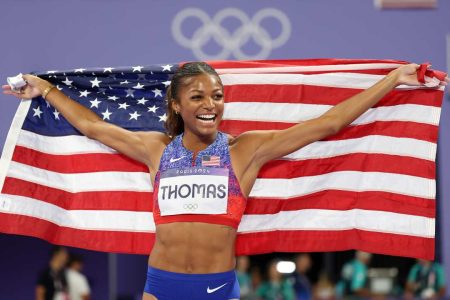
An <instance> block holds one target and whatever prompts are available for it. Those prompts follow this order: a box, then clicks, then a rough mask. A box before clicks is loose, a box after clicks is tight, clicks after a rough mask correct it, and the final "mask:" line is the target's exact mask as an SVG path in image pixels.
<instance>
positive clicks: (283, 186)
mask: <svg viewBox="0 0 450 300" xmlns="http://www.w3.org/2000/svg"><path fill="white" fill-rule="evenodd" d="M329 189H333V190H343V191H355V192H363V191H382V192H390V193H395V194H400V195H409V196H415V197H421V198H427V199H434V197H435V193H436V191H435V180H433V179H427V178H421V177H415V176H410V175H403V174H393V173H381V172H357V171H338V172H332V173H327V174H321V175H316V176H304V177H299V178H292V179H278V178H277V179H272V178H271V179H267V178H258V179H257V180H256V182H255V184H254V186H253V189H252V191H251V192H250V196H251V197H261V198H285V199H286V198H292V197H298V196H303V195H308V194H312V193H315V192H319V191H323V190H329Z"/></svg>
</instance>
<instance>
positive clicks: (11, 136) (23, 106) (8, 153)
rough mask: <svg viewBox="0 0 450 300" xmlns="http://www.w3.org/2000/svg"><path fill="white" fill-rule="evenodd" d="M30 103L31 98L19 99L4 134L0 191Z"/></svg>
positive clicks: (0, 165)
mask: <svg viewBox="0 0 450 300" xmlns="http://www.w3.org/2000/svg"><path fill="white" fill-rule="evenodd" d="M30 105H31V100H22V101H20V104H19V108H17V112H16V114H15V115H14V119H13V121H12V124H11V127H10V128H9V131H8V135H7V136H6V142H5V145H4V146H3V151H2V156H1V157H0V191H1V190H2V189H3V184H4V182H5V177H6V173H7V171H8V168H9V163H10V161H11V158H12V156H13V152H14V147H15V146H16V143H17V139H18V136H19V132H20V131H21V128H22V125H23V121H24V120H25V118H26V116H27V113H28V110H29V109H30Z"/></svg>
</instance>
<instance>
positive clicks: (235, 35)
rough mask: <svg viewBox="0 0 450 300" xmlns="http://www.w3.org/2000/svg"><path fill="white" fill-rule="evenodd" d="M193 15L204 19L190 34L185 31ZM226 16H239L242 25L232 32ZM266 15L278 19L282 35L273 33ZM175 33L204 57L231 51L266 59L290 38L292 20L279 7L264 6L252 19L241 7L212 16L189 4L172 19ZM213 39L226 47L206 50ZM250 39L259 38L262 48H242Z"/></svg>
mask: <svg viewBox="0 0 450 300" xmlns="http://www.w3.org/2000/svg"><path fill="white" fill-rule="evenodd" d="M189 18H193V19H197V20H199V21H200V22H201V23H202V24H201V26H200V27H199V28H198V29H197V30H195V31H194V33H193V34H192V36H191V37H190V38H189V37H186V36H185V35H184V33H183V32H182V28H184V27H185V23H186V20H187V19H189ZM226 19H237V20H238V21H239V23H240V26H239V27H238V28H237V29H236V30H234V31H233V32H230V31H229V30H228V29H227V28H225V27H224V26H223V25H222V24H223V22H224V20H226ZM266 19H275V20H276V22H278V23H279V24H280V27H281V29H280V33H279V34H278V36H276V37H272V36H271V34H269V32H268V31H267V30H266V29H265V28H264V27H263V26H262V22H263V21H264V20H266ZM172 35H173V37H174V38H175V40H176V41H177V42H178V43H179V44H180V45H182V46H183V47H186V48H189V49H191V50H192V51H193V52H194V55H195V56H196V57H197V58H198V59H200V60H220V59H227V58H229V56H230V55H231V54H233V55H234V57H235V58H237V59H265V58H267V57H269V55H270V53H271V52H272V49H274V48H279V47H281V46H282V45H284V44H285V43H286V42H287V40H288V39H289V38H290V36H291V23H290V21H289V18H288V17H287V16H286V14H284V13H283V12H282V11H280V10H278V9H275V8H265V9H261V10H259V11H258V12H257V13H256V14H255V15H254V16H253V17H252V18H251V19H250V18H249V17H248V16H247V14H246V13H245V12H243V11H242V10H240V9H237V8H231V7H230V8H225V9H222V10H220V11H219V12H218V13H217V14H216V15H215V16H214V17H213V18H212V19H211V18H210V16H209V15H208V14H207V13H206V12H204V11H203V10H201V9H199V8H186V9H184V10H182V11H180V12H179V13H178V14H177V15H176V16H175V18H174V20H173V22H172ZM211 39H212V40H213V41H214V42H215V43H216V44H217V45H219V46H220V47H221V48H222V50H221V51H220V52H219V53H218V54H216V55H209V54H207V53H205V51H204V50H203V48H204V47H205V46H206V45H207V44H208V43H209V42H210V41H211ZM250 41H253V42H255V43H256V44H257V45H258V46H259V48H260V50H259V52H257V53H256V54H254V55H248V54H246V53H244V52H243V50H242V48H243V47H244V46H245V45H246V44H247V43H248V42H250Z"/></svg>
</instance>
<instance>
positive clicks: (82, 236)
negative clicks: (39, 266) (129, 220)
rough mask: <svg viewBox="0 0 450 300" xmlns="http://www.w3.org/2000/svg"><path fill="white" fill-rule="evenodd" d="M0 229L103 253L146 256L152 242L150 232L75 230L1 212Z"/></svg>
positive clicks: (152, 234)
mask: <svg viewBox="0 0 450 300" xmlns="http://www.w3.org/2000/svg"><path fill="white" fill-rule="evenodd" d="M0 228H2V232H4V233H10V234H20V235H27V236H34V237H37V238H40V239H43V240H46V241H48V242H50V243H52V244H57V245H64V246H72V247H77V248H84V249H89V250H95V251H104V252H118V253H133V254H145V255H148V254H149V253H150V249H151V247H152V246H153V243H154V240H155V234H154V233H146V232H122V231H107V230H102V231H100V230H86V229H75V228H69V227H62V226H58V225H56V224H54V223H51V222H48V221H46V220H43V219H38V218H34V217H29V216H22V215H13V214H5V213H0Z"/></svg>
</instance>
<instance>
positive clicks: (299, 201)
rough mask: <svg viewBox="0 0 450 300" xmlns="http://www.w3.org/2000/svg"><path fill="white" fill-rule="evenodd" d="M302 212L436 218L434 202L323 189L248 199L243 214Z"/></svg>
mask: <svg viewBox="0 0 450 300" xmlns="http://www.w3.org/2000/svg"><path fill="white" fill-rule="evenodd" d="M301 209H330V210H350V209H365V210H378V211H387V212H393V213H399V214H409V215H416V216H423V217H428V218H434V217H435V209H436V202H435V201H434V200H432V199H424V198H419V197H413V196H406V195H399V194H394V193H388V192H375V191H370V192H353V191H342V190H326V191H320V192H316V193H312V194H309V195H306V196H300V197H294V198H290V199H272V198H268V199H263V198H253V197H251V198H249V199H248V200H247V207H246V208H245V213H246V214H255V215H258V214H276V213H279V212H280V211H294V210H301Z"/></svg>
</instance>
